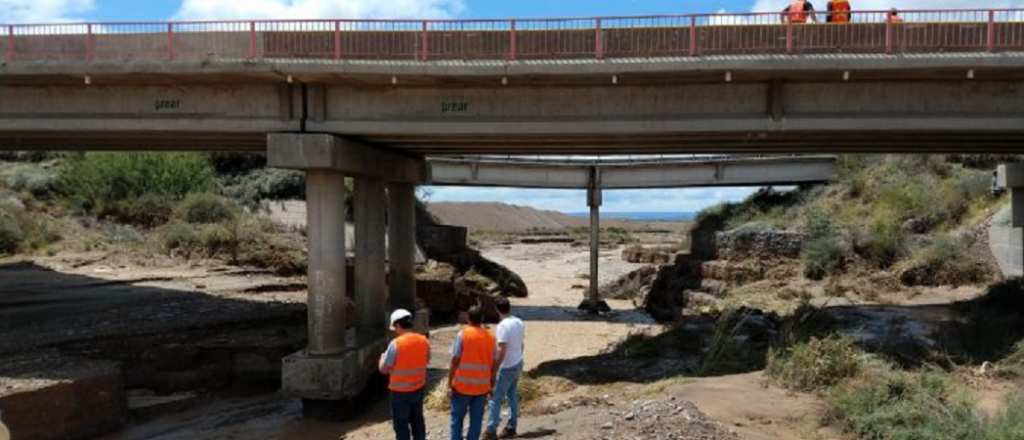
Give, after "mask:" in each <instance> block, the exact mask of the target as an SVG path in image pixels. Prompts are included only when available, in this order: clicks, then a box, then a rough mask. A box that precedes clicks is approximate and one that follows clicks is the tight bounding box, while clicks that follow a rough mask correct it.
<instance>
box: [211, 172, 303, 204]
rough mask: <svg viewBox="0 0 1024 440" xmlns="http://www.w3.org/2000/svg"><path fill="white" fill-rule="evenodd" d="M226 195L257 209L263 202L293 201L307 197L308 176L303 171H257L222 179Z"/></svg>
mask: <svg viewBox="0 0 1024 440" xmlns="http://www.w3.org/2000/svg"><path fill="white" fill-rule="evenodd" d="M222 185H223V187H224V195H226V196H228V197H231V198H232V199H235V200H236V201H238V203H241V204H242V205H243V206H246V207H249V208H255V207H257V206H258V205H259V203H260V202H261V201H263V200H292V199H303V198H305V197H306V175H305V174H304V173H303V172H301V171H295V170H280V169H256V170H253V171H251V172H248V173H245V174H232V175H228V176H225V177H224V178H223V179H222Z"/></svg>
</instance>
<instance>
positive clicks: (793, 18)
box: [782, 0, 818, 24]
mask: <svg viewBox="0 0 1024 440" xmlns="http://www.w3.org/2000/svg"><path fill="white" fill-rule="evenodd" d="M808 17H810V19H811V20H812V21H814V22H817V21H818V17H817V15H815V13H814V5H812V4H811V2H809V1H807V0H796V1H795V2H793V3H791V4H790V5H789V6H787V7H786V9H783V10H782V22H783V23H797V24H803V23H807V19H808Z"/></svg>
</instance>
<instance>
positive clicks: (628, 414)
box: [622, 412, 636, 420]
mask: <svg viewBox="0 0 1024 440" xmlns="http://www.w3.org/2000/svg"><path fill="white" fill-rule="evenodd" d="M622 418H623V419H626V420H633V419H634V418H636V415H635V414H633V413H632V412H628V413H626V415H624V416H622Z"/></svg>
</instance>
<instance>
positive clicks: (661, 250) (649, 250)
mask: <svg viewBox="0 0 1024 440" xmlns="http://www.w3.org/2000/svg"><path fill="white" fill-rule="evenodd" d="M678 251H679V248H677V247H674V246H659V247H643V246H639V245H637V246H630V247H627V248H625V249H623V250H622V259H623V260H625V261H628V262H630V263H644V264H658V265H663V264H669V263H671V262H672V259H673V257H674V256H675V254H676V253H677V252H678Z"/></svg>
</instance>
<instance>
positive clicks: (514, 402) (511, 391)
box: [484, 296, 526, 440]
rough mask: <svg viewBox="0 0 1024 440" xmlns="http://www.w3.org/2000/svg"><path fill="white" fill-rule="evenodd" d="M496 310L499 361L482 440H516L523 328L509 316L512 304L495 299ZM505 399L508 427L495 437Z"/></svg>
mask: <svg viewBox="0 0 1024 440" xmlns="http://www.w3.org/2000/svg"><path fill="white" fill-rule="evenodd" d="M495 308H497V309H498V316H500V317H501V322H500V323H499V324H498V331H497V341H498V359H497V360H495V362H494V369H495V370H497V374H496V375H497V380H495V381H494V392H493V393H491V417H490V420H489V421H488V423H487V432H485V433H484V440H497V439H499V438H501V439H509V438H515V436H516V435H517V434H516V428H517V426H518V423H519V376H520V375H522V374H523V349H524V347H525V344H524V342H523V341H524V337H525V334H526V327H525V326H524V325H523V321H522V320H521V319H519V318H517V317H515V316H512V303H510V302H509V300H508V298H506V297H504V296H502V297H500V298H498V301H497V303H496V304H495ZM506 397H507V398H508V409H509V417H508V424H506V425H505V429H504V430H503V431H502V432H501V436H498V434H497V433H498V425H499V424H501V404H502V401H503V400H505V398H506Z"/></svg>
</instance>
